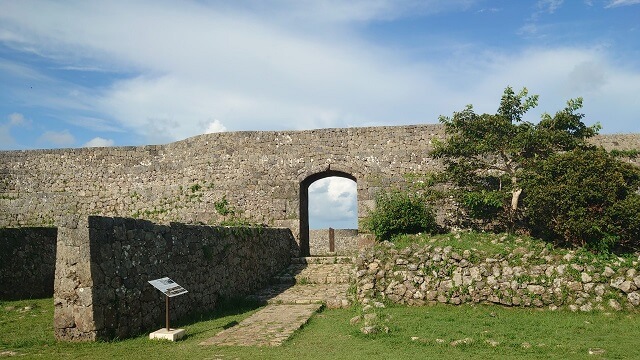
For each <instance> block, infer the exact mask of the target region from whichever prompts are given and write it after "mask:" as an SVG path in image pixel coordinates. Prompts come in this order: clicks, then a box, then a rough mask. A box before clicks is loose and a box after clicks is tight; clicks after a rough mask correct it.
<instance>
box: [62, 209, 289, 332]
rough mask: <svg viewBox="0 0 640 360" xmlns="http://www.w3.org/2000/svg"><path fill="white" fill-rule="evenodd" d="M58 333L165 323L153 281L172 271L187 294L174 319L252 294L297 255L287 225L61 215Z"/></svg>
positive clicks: (174, 301) (174, 305) (174, 304)
mask: <svg viewBox="0 0 640 360" xmlns="http://www.w3.org/2000/svg"><path fill="white" fill-rule="evenodd" d="M58 234H59V235H58V250H57V251H58V257H57V263H56V276H55V294H54V303H55V313H54V328H55V335H56V338H57V339H59V340H67V341H94V340H109V339H114V338H126V337H130V336H134V335H138V334H140V333H142V332H144V331H149V330H156V329H158V328H162V327H163V326H164V324H165V320H164V319H165V296H164V295H163V294H162V293H160V292H159V291H158V290H156V289H155V288H154V287H153V286H151V285H150V284H149V283H148V281H149V280H153V279H158V278H162V277H165V276H166V277H169V278H171V279H172V280H174V281H175V282H176V283H178V284H179V285H182V286H183V287H184V288H185V289H187V290H188V291H189V292H188V293H187V294H184V295H181V296H177V297H174V298H171V301H170V304H171V311H170V314H171V321H175V320H176V319H180V318H183V317H184V316H185V315H188V314H193V313H195V312H200V311H207V310H212V309H213V308H214V307H215V306H216V304H217V303H218V300H219V299H221V298H235V297H240V296H244V295H247V294H250V293H252V292H254V291H255V290H257V289H259V288H261V287H263V286H264V285H265V284H267V283H268V281H269V279H270V278H271V277H273V276H274V275H275V274H276V273H278V272H280V271H281V270H283V269H285V268H286V267H287V266H288V265H289V262H290V258H291V244H292V243H293V242H294V239H293V235H292V234H291V231H290V230H289V229H286V228H240V227H211V226H195V225H185V224H177V223H172V224H170V225H159V224H154V223H152V222H149V221H146V220H136V219H130V218H109V217H95V216H91V217H88V218H80V219H78V218H73V217H70V218H66V219H63V220H61V221H60V228H59V232H58Z"/></svg>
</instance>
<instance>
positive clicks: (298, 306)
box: [201, 256, 356, 346]
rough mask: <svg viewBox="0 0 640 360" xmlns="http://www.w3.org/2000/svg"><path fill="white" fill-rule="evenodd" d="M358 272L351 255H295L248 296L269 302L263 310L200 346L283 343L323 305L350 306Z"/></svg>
mask: <svg viewBox="0 0 640 360" xmlns="http://www.w3.org/2000/svg"><path fill="white" fill-rule="evenodd" d="M355 273H356V267H355V264H354V259H353V258H351V257H346V256H324V257H303V258H293V259H291V265H290V266H289V267H288V268H287V269H285V270H284V271H283V272H282V273H281V274H279V275H278V276H276V277H274V279H273V282H272V284H271V285H270V286H268V287H266V288H264V289H262V290H260V291H259V292H257V293H255V294H253V295H250V296H248V299H250V300H255V301H259V302H262V303H266V304H267V306H266V307H265V308H264V309H262V310H260V311H258V312H257V313H255V314H253V315H252V316H250V317H248V318H247V319H245V320H243V321H242V322H240V324H238V325H236V326H234V327H232V328H229V329H226V330H223V331H221V332H219V333H218V334H217V335H216V336H214V337H212V338H210V339H208V340H206V341H203V342H202V343H201V345H233V346H278V345H281V344H282V342H284V341H285V340H286V339H288V338H289V336H291V334H293V332H294V331H295V330H297V329H299V328H300V327H301V326H302V325H304V324H305V323H306V322H307V321H308V320H309V318H311V316H313V314H314V313H316V312H317V311H318V310H320V309H321V308H322V307H323V306H326V307H327V308H340V307H348V306H350V305H351V298H352V296H351V295H350V294H349V287H350V286H351V284H352V283H353V282H354V280H355Z"/></svg>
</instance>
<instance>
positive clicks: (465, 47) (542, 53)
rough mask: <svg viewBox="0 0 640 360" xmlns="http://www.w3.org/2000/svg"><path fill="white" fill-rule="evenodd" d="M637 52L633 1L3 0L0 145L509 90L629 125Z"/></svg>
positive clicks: (271, 123) (162, 134)
mask: <svg viewBox="0 0 640 360" xmlns="http://www.w3.org/2000/svg"><path fill="white" fill-rule="evenodd" d="M638 59H640V0H572V1H568V0H564V1H563V0H539V1H535V0H532V1H525V0H518V1H514V0H504V1H488V0H486V1H483V0H423V1H413V0H397V1H391V0H354V1H338V0H324V1H323V0H317V1H305V0H280V1H258V0H246V1H243V0H238V1H205V0H201V1H168V0H153V1H151V0H140V1H59V2H58V1H28V0H20V1H10V0H0V150H8V149H9V150H10V149H35V148H59V147H82V146H124V145H142V144H158V143H167V142H171V141H175V140H179V139H184V138H186V137H189V136H193V135H197V134H201V133H204V132H215V131H236V130H302V129H312V128H324V127H350V126H373V125H402V124H416V123H437V119H438V116H439V115H450V114H451V113H452V112H454V111H457V110H460V109H462V108H463V107H464V106H465V105H466V104H473V105H474V107H475V108H476V110H477V111H478V112H495V110H496V108H497V105H498V101H499V98H500V95H501V94H502V91H503V89H504V87H505V86H507V85H510V86H512V87H514V88H516V89H519V88H521V87H523V86H526V87H527V88H528V89H529V90H530V92H531V93H534V94H539V95H540V105H539V106H538V108H537V109H535V110H534V111H531V112H530V114H529V117H528V120H530V121H536V120H537V119H539V116H540V114H541V113H542V112H545V111H546V112H555V111H557V110H559V109H561V108H562V107H563V106H564V104H565V102H566V100H567V99H569V98H574V97H578V96H582V97H583V98H584V108H583V112H584V113H585V114H586V117H585V121H586V122H587V123H589V124H592V123H595V122H600V123H601V124H602V126H603V130H602V132H603V133H616V132H624V133H629V132H636V133H637V132H640V60H638ZM327 189H328V187H327ZM327 191H328V190H327Z"/></svg>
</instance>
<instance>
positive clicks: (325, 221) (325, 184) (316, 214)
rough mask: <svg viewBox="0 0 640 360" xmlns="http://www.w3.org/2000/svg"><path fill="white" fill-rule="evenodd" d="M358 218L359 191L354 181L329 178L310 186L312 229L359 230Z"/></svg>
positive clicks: (310, 221) (310, 219)
mask: <svg viewBox="0 0 640 360" xmlns="http://www.w3.org/2000/svg"><path fill="white" fill-rule="evenodd" d="M357 218H358V208H357V189H356V183H355V182H354V181H352V180H349V179H345V178H341V177H328V178H324V179H320V180H318V181H316V182H314V183H313V184H311V186H309V223H310V226H311V228H328V227H330V226H331V227H334V228H341V227H348V228H357V223H358V219H357Z"/></svg>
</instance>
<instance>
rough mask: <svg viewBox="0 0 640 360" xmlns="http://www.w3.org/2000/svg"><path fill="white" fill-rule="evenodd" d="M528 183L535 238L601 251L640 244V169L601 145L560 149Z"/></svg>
mask: <svg viewBox="0 0 640 360" xmlns="http://www.w3.org/2000/svg"><path fill="white" fill-rule="evenodd" d="M529 173H530V176H527V177H526V179H525V180H524V181H523V187H524V188H525V189H526V194H525V196H524V198H523V204H524V206H525V208H526V213H527V219H528V222H529V224H530V226H531V229H532V231H533V233H534V235H536V236H540V237H542V238H544V239H546V240H549V241H554V242H559V243H568V244H571V245H577V246H584V247H587V248H589V249H591V250H595V251H599V252H607V251H611V250H612V249H614V248H616V247H622V248H627V249H634V248H635V249H637V248H638V246H639V245H640V238H639V236H640V195H638V194H637V193H636V192H637V190H638V188H639V187H640V169H638V168H637V167H636V166H634V165H631V164H628V163H625V162H622V161H620V160H618V159H615V158H614V157H613V156H612V155H610V154H608V153H607V152H606V151H604V150H602V149H596V150H580V149H577V150H573V151H568V152H562V153H557V154H554V155H552V156H550V157H549V158H547V159H546V160H543V161H539V162H538V163H537V164H536V166H535V167H534V168H532V169H530V170H529Z"/></svg>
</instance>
